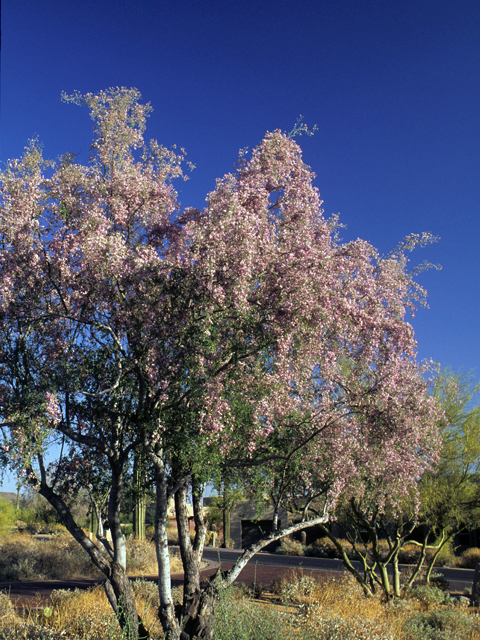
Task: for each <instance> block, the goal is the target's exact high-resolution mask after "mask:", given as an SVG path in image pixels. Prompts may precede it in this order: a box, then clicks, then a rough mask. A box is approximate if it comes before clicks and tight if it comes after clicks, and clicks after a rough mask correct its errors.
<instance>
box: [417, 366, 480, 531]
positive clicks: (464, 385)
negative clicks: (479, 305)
mask: <svg viewBox="0 0 480 640" xmlns="http://www.w3.org/2000/svg"><path fill="white" fill-rule="evenodd" d="M479 390H480V385H479V384H478V383H475V381H474V379H473V377H472V375H471V374H469V375H464V374H460V373H454V372H452V371H450V370H444V371H442V372H441V373H440V375H439V376H438V379H437V381H436V383H435V387H434V392H433V393H434V396H435V397H436V398H437V399H438V400H439V402H440V404H441V406H442V409H443V412H444V415H443V418H442V420H441V422H440V430H441V434H442V439H443V449H442V453H441V458H440V461H439V462H438V464H437V465H436V467H435V469H434V470H433V471H431V472H429V473H426V474H425V475H424V477H423V478H422V482H421V486H420V489H421V513H420V516H421V518H422V520H423V522H424V523H425V524H427V525H428V526H429V527H430V529H431V531H432V533H433V534H434V535H437V536H439V535H440V534H441V533H442V532H447V533H450V532H451V531H453V530H458V529H460V528H462V527H472V526H476V524H477V523H478V522H479V521H480V509H479V497H480V495H479V489H478V483H477V482H476V477H477V476H478V473H479V471H480V405H476V406H473V408H472V402H474V401H475V399H476V398H477V395H478V392H479Z"/></svg>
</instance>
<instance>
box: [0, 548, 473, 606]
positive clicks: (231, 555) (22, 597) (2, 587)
mask: <svg viewBox="0 0 480 640" xmlns="http://www.w3.org/2000/svg"><path fill="white" fill-rule="evenodd" d="M241 553H242V551H241V550H238V549H237V550H231V549H212V548H211V547H207V548H206V549H205V550H204V554H203V557H204V559H206V560H208V561H209V562H210V563H211V565H210V567H209V568H207V569H205V570H204V571H202V577H203V579H206V578H208V577H210V576H213V575H214V574H215V572H216V571H217V568H218V566H220V567H221V568H222V569H223V570H228V569H230V567H232V566H233V565H234V563H235V562H236V560H237V558H238V557H239V556H240V555H241ZM404 566H405V567H407V565H404ZM407 568H408V567H407ZM299 570H300V571H302V572H303V573H304V574H308V575H311V576H313V577H315V578H317V579H319V580H322V579H325V578H327V577H329V576H332V575H335V574H337V575H338V573H339V572H345V568H344V567H343V564H342V562H341V560H329V559H326V558H305V557H296V556H280V555H276V554H271V553H258V554H257V555H256V556H254V557H253V558H252V560H250V562H249V563H248V564H247V566H246V567H245V568H244V569H243V570H242V572H241V573H240V575H239V577H238V578H237V581H238V582H243V583H244V584H247V585H251V584H253V583H257V584H259V583H261V584H262V585H264V587H265V588H267V589H269V588H271V587H272V584H273V582H274V581H275V580H279V579H280V578H281V577H282V576H285V575H286V574H287V575H288V573H289V572H293V571H299ZM441 572H442V573H443V575H444V576H445V578H446V579H447V580H448V581H449V583H450V586H449V590H450V591H451V592H452V593H453V592H454V593H463V592H464V589H465V588H466V587H468V588H471V587H472V583H473V573H474V572H473V570H471V569H441ZM143 577H144V578H145V579H148V580H152V581H154V580H156V576H143ZM182 578H183V576H182V574H176V575H173V576H172V584H173V586H177V585H180V584H182ZM101 582H103V580H102V579H78V580H68V581H63V580H49V581H42V582H40V581H39V582H10V583H5V582H4V583H0V591H4V592H6V593H9V594H10V597H11V598H12V600H14V602H15V603H16V605H17V606H23V607H29V608H34V607H37V606H38V607H43V606H46V604H47V603H48V600H49V597H50V594H51V592H52V591H53V589H75V588H77V589H87V588H88V587H91V586H93V585H95V584H99V583H101Z"/></svg>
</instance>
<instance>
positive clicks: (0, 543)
mask: <svg viewBox="0 0 480 640" xmlns="http://www.w3.org/2000/svg"><path fill="white" fill-rule="evenodd" d="M127 569H128V572H129V574H130V575H146V574H147V575H148V574H155V573H156V572H157V561H156V554H155V546H154V545H153V544H152V543H151V542H147V541H139V540H134V539H130V540H127ZM171 570H172V573H176V572H181V571H182V570H183V569H182V564H181V561H180V557H179V555H178V554H173V555H172V558H171ZM100 575H101V574H100V572H99V571H98V570H97V569H96V567H95V566H94V565H93V564H92V562H91V560H90V558H89V556H88V554H87V553H86V551H84V549H82V547H81V546H80V545H79V544H78V542H76V541H75V540H74V539H73V538H72V537H71V536H69V535H65V536H63V535H58V536H54V537H53V538H51V539H49V540H38V539H36V538H34V537H33V536H30V535H27V534H15V535H11V536H8V537H6V538H4V539H3V540H0V581H5V582H12V581H16V580H37V579H40V580H42V579H43V580H45V579H46V580H57V579H62V578H63V579H67V578H78V577H98V576H100Z"/></svg>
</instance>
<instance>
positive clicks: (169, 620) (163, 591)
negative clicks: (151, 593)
mask: <svg viewBox="0 0 480 640" xmlns="http://www.w3.org/2000/svg"><path fill="white" fill-rule="evenodd" d="M149 457H150V459H151V461H152V462H153V469H154V475H155V486H156V500H155V551H156V554H157V564H158V596H159V600H160V606H159V608H158V617H159V619H160V622H161V624H162V628H163V633H164V634H165V640H178V639H179V638H180V627H179V624H178V620H177V618H176V617H175V607H174V604H173V598H172V587H171V579H170V556H169V551H168V537H167V523H168V489H167V476H166V471H165V464H164V461H163V459H162V452H158V453H157V452H155V451H154V450H152V449H150V450H149Z"/></svg>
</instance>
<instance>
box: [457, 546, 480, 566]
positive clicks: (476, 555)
mask: <svg viewBox="0 0 480 640" xmlns="http://www.w3.org/2000/svg"><path fill="white" fill-rule="evenodd" d="M478 562H480V549H479V548H478V547H471V548H470V549H465V551H464V552H463V553H462V554H461V556H460V558H459V559H458V565H459V566H460V567H464V568H465V569H475V566H476V565H477V563H478Z"/></svg>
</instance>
